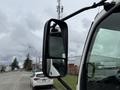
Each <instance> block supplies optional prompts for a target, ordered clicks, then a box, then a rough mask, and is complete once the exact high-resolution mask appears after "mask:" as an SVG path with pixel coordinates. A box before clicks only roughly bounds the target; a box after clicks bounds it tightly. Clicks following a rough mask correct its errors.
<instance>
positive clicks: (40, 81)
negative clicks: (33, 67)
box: [30, 72, 53, 89]
mask: <svg viewBox="0 0 120 90" xmlns="http://www.w3.org/2000/svg"><path fill="white" fill-rule="evenodd" d="M30 81H31V86H32V88H33V89H35V87H39V86H41V87H44V86H45V87H46V86H50V87H53V79H49V78H48V77H45V76H44V74H43V72H35V73H33V75H32V76H31V79H30Z"/></svg>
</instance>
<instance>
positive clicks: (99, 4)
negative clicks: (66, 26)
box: [61, 0, 107, 21]
mask: <svg viewBox="0 0 120 90" xmlns="http://www.w3.org/2000/svg"><path fill="white" fill-rule="evenodd" d="M105 1H107V0H101V1H100V2H98V3H93V5H92V6H88V7H85V8H82V9H80V10H78V11H76V12H74V13H72V14H70V15H68V16H66V17H64V18H62V19H61V20H62V21H65V20H67V19H69V18H71V17H73V16H75V15H77V14H79V13H81V12H83V11H86V10H89V9H93V8H96V7H98V6H103V5H105V4H106V3H105Z"/></svg>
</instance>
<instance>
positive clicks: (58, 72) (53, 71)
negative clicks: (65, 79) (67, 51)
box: [47, 59, 66, 76]
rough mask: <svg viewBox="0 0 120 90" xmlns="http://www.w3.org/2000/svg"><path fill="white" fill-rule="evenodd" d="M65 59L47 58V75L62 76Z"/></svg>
mask: <svg viewBox="0 0 120 90" xmlns="http://www.w3.org/2000/svg"><path fill="white" fill-rule="evenodd" d="M65 68H66V66H65V60H64V59H48V60H47V73H48V75H49V76H63V75H64V74H65V72H66V71H65Z"/></svg>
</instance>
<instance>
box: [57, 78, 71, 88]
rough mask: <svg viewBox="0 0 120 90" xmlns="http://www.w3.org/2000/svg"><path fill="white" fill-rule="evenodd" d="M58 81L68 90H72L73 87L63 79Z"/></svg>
mask: <svg viewBox="0 0 120 90" xmlns="http://www.w3.org/2000/svg"><path fill="white" fill-rule="evenodd" d="M57 79H58V81H59V82H60V83H61V84H62V85H63V86H64V87H65V88H66V89H67V90H72V89H71V87H70V86H69V85H68V84H67V83H66V82H65V81H64V80H63V79H62V78H60V77H59V78H57Z"/></svg>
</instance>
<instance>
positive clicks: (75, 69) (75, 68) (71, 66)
mask: <svg viewBox="0 0 120 90" xmlns="http://www.w3.org/2000/svg"><path fill="white" fill-rule="evenodd" d="M68 73H69V74H73V75H78V73H79V68H78V66H77V65H75V64H68Z"/></svg>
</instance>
